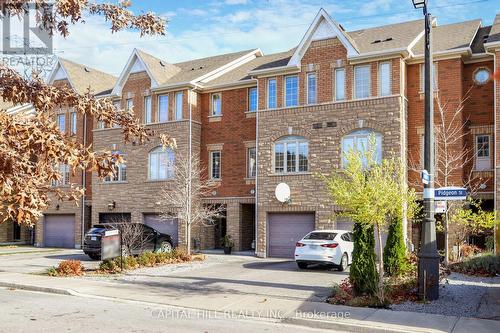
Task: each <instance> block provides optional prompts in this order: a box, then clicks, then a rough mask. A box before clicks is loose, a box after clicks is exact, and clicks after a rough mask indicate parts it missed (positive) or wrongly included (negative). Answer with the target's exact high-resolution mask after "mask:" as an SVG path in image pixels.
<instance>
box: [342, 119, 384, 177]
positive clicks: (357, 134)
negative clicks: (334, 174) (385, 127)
mask: <svg viewBox="0 0 500 333" xmlns="http://www.w3.org/2000/svg"><path fill="white" fill-rule="evenodd" d="M362 131H366V132H368V133H363V134H360V132H362ZM371 135H374V136H375V140H376V139H377V137H379V138H380V161H379V162H382V160H383V158H384V137H383V135H382V133H380V132H377V131H375V130H373V129H370V128H365V129H359V130H355V131H353V132H351V133H349V134H346V135H344V136H343V137H342V138H341V139H340V165H341V167H342V168H345V167H346V165H345V161H344V158H345V153H346V152H345V151H344V140H345V139H349V138H354V140H357V139H359V138H368V142H369V140H370V136H371ZM375 144H376V142H375ZM353 147H357V142H354V145H353ZM356 151H357V148H356ZM375 153H377V147H375Z"/></svg>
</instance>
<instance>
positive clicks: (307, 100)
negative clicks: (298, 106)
mask: <svg viewBox="0 0 500 333" xmlns="http://www.w3.org/2000/svg"><path fill="white" fill-rule="evenodd" d="M311 75H314V80H315V84H316V99H315V101H314V102H312V103H310V102H309V76H311ZM306 82H307V83H306V104H307V105H314V104H318V75H317V74H316V72H309V73H307V74H306Z"/></svg>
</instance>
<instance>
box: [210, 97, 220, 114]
mask: <svg viewBox="0 0 500 333" xmlns="http://www.w3.org/2000/svg"><path fill="white" fill-rule="evenodd" d="M214 96H219V105H220V113H219V114H215V113H214V111H215V109H214ZM210 116H212V117H221V116H222V93H220V92H217V93H212V94H210Z"/></svg>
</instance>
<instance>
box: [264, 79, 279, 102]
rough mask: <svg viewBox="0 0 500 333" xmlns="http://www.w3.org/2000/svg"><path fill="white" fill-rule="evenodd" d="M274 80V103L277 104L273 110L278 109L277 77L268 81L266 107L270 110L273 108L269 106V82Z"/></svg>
mask: <svg viewBox="0 0 500 333" xmlns="http://www.w3.org/2000/svg"><path fill="white" fill-rule="evenodd" d="M271 80H274V87H275V89H274V103H275V104H276V105H275V106H274V107H272V109H276V108H277V107H278V79H277V78H275V77H271V78H268V79H267V87H266V88H267V94H266V95H267V99H266V105H267V108H268V109H271V106H270V105H269V97H270V95H269V81H271Z"/></svg>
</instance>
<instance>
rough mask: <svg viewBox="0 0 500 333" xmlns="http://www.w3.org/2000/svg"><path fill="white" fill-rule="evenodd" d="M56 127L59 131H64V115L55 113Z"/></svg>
mask: <svg viewBox="0 0 500 333" xmlns="http://www.w3.org/2000/svg"><path fill="white" fill-rule="evenodd" d="M57 127H58V128H59V130H60V131H61V133H66V115H65V114H58V115H57Z"/></svg>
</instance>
